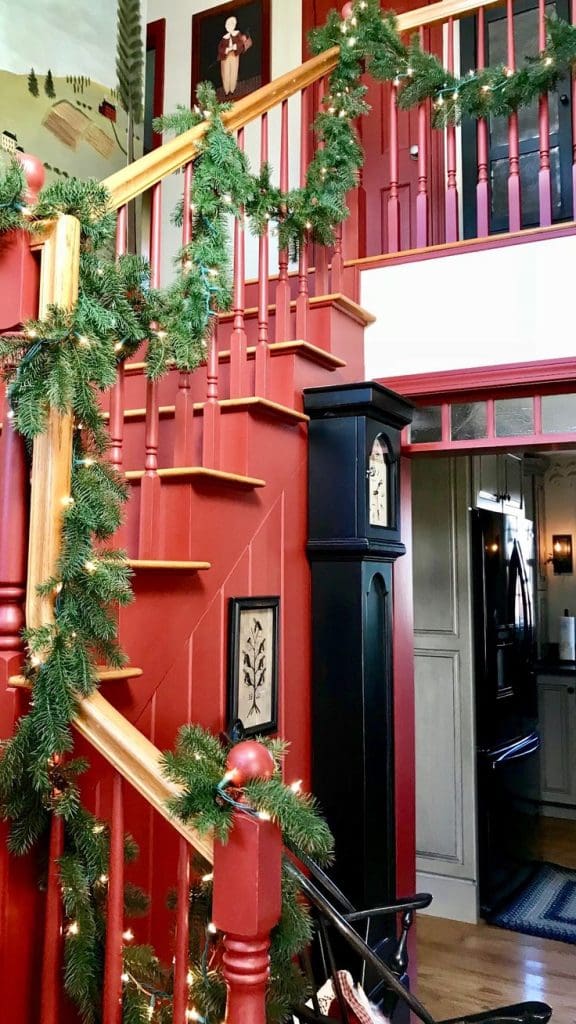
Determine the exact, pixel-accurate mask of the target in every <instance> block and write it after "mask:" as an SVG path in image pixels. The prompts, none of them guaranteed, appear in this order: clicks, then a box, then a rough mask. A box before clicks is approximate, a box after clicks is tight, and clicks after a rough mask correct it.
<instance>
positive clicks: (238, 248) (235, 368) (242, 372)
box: [230, 128, 248, 398]
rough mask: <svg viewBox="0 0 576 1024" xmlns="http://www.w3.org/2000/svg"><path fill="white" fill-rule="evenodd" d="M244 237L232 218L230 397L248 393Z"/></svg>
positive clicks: (240, 136)
mask: <svg viewBox="0 0 576 1024" xmlns="http://www.w3.org/2000/svg"><path fill="white" fill-rule="evenodd" d="M237 142H238V146H239V148H240V149H241V150H244V129H243V128H240V130H239V132H238V138H237ZM245 278H246V239H245V227H244V215H243V213H242V216H241V217H236V219H235V221H234V300H233V302H234V325H233V330H232V334H231V336H230V398H243V397H245V396H246V395H247V394H248V379H247V375H248V363H247V355H246V345H247V339H246V326H245V322H244V312H245V308H246V284H245Z"/></svg>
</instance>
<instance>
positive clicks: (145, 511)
mask: <svg viewBox="0 0 576 1024" xmlns="http://www.w3.org/2000/svg"><path fill="white" fill-rule="evenodd" d="M161 239H162V185H161V184H160V183H159V184H157V185H154V187H153V189H152V204H151V225H150V285H151V287H152V288H158V287H159V286H160V258H161V244H162V243H161ZM161 326H162V325H161V324H160V325H158V327H159V328H161ZM159 432H160V410H159V406H158V382H157V381H153V380H150V379H149V378H148V379H147V381H146V433H145V449H146V458H145V462H144V468H145V470H146V472H145V474H144V476H143V478H142V484H141V492H140V537H139V545H138V552H139V555H140V557H141V558H150V557H152V556H153V554H154V553H157V552H156V547H155V541H156V538H157V529H158V515H159V505H160V477H159V476H158V439H159Z"/></svg>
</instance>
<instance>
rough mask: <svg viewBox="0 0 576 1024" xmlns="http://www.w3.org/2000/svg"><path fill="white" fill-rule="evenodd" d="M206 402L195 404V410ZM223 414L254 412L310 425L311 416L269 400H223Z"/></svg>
mask: <svg viewBox="0 0 576 1024" xmlns="http://www.w3.org/2000/svg"><path fill="white" fill-rule="evenodd" d="M205 404H206V403H205V402H195V403H194V409H203V408H204V406H205ZM219 405H220V409H221V410H222V412H223V413H224V412H243V411H244V412H252V413H255V414H256V415H258V414H260V415H263V416H271V417H272V418H273V419H280V420H284V421H285V422H286V423H296V424H297V423H308V420H309V418H310V417H309V416H307V415H306V413H305V412H298V410H297V409H291V408H290V406H288V405H280V403H279V402H272V401H271V400H270V399H269V398H259V397H258V396H257V395H256V396H255V397H253V398H222V399H221V400H220V402H219Z"/></svg>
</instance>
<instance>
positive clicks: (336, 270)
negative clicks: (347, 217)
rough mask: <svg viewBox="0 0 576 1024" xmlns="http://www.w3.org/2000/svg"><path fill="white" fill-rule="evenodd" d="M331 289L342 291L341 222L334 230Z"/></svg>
mask: <svg viewBox="0 0 576 1024" xmlns="http://www.w3.org/2000/svg"><path fill="white" fill-rule="evenodd" d="M332 291H333V292H342V291H344V257H343V255H342V225H341V224H338V226H337V228H336V230H335V231H334V251H333V253H332Z"/></svg>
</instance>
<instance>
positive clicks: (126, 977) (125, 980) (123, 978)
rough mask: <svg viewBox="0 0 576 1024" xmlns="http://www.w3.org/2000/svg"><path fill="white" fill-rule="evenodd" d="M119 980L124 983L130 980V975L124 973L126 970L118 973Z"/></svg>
mask: <svg viewBox="0 0 576 1024" xmlns="http://www.w3.org/2000/svg"><path fill="white" fill-rule="evenodd" d="M120 981H123V982H124V984H126V982H127V981H130V975H129V974H126V971H124V973H123V974H121V975H120Z"/></svg>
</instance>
